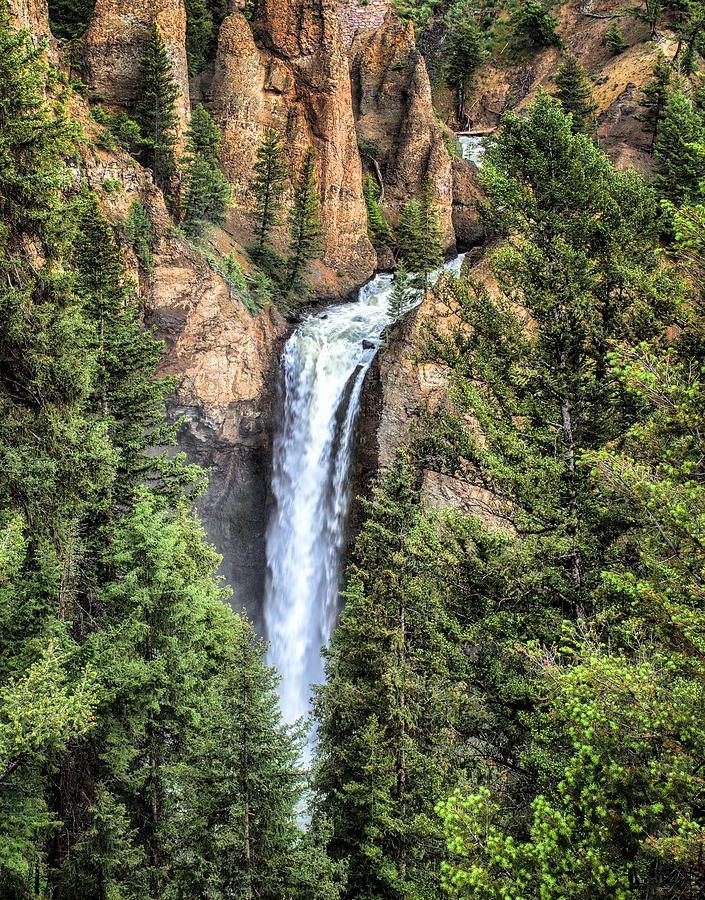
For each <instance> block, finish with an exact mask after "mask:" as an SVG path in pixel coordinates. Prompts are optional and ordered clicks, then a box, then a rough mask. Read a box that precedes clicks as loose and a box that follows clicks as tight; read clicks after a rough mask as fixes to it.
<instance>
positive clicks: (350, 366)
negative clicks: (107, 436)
mask: <svg viewBox="0 0 705 900" xmlns="http://www.w3.org/2000/svg"><path fill="white" fill-rule="evenodd" d="M461 263H462V257H456V259H454V260H452V261H451V262H450V263H448V264H447V265H446V266H445V269H447V270H449V271H453V272H455V273H456V274H459V272H460V266H461ZM391 285H392V278H391V276H389V275H378V276H377V277H376V278H375V279H374V280H373V281H371V282H370V283H369V284H367V285H366V286H365V287H363V288H362V289H361V290H360V293H359V296H358V300H357V302H355V303H347V304H344V305H341V306H332V307H330V308H328V309H326V310H325V311H324V312H321V313H319V314H317V315H312V316H309V317H308V318H307V319H306V320H305V321H304V322H302V323H301V325H299V327H298V328H297V329H296V331H295V332H294V334H293V335H292V337H291V338H290V339H289V341H288V343H287V345H286V347H285V348H284V353H283V356H282V361H281V369H280V377H281V390H282V391H283V397H282V401H283V402H282V416H281V419H280V421H279V423H278V427H277V428H276V432H275V436H274V457H273V468H272V493H273V495H274V507H273V512H272V515H271V517H270V521H269V526H268V530H267V580H266V589H265V623H266V627H267V635H268V638H269V641H270V650H269V660H270V662H271V664H272V665H274V666H276V668H277V669H278V670H279V673H280V675H281V685H280V699H281V710H282V715H283V718H284V720H285V721H286V722H288V723H292V722H294V721H295V720H296V719H297V718H299V717H300V716H305V715H306V714H307V713H308V711H309V694H310V688H311V685H312V684H315V683H320V682H321V681H322V680H323V666H322V662H321V652H320V651H321V647H322V646H323V645H324V644H326V643H327V642H328V639H329V637H330V634H331V631H332V629H333V626H334V625H335V620H336V616H337V614H338V591H339V587H340V578H341V567H342V559H343V551H344V542H345V527H346V520H347V515H348V511H349V507H350V492H351V484H350V476H351V472H350V470H351V462H352V453H353V445H354V434H355V425H356V421H357V414H358V410H359V401H360V392H361V390H362V383H363V381H364V378H365V374H366V373H367V370H368V369H369V367H370V365H371V363H372V360H373V359H374V356H375V354H376V352H377V349H378V347H379V343H380V337H381V335H382V331H383V330H384V328H385V326H386V325H389V324H390V323H391V321H392V319H391V317H390V315H389V296H390V293H391Z"/></svg>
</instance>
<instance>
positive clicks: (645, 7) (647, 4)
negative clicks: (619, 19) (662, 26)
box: [630, 0, 662, 41]
mask: <svg viewBox="0 0 705 900" xmlns="http://www.w3.org/2000/svg"><path fill="white" fill-rule="evenodd" d="M630 12H631V13H632V14H633V15H635V16H636V17H637V18H638V19H640V20H641V21H642V22H644V23H646V25H648V26H649V30H650V37H651V40H652V41H655V40H656V36H657V35H656V29H657V28H658V23H659V22H660V21H661V13H662V3H661V0H639V6H633V7H632V8H631V9H630Z"/></svg>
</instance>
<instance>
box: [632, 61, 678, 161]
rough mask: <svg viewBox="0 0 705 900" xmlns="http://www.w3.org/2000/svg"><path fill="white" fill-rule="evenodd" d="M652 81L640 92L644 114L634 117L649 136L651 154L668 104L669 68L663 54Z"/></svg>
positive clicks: (655, 66) (657, 63) (655, 65)
mask: <svg viewBox="0 0 705 900" xmlns="http://www.w3.org/2000/svg"><path fill="white" fill-rule="evenodd" d="M653 75H654V77H653V79H652V80H651V81H650V82H649V83H648V84H647V85H646V87H645V88H644V90H643V92H642V99H641V106H643V107H644V108H645V109H646V112H644V113H639V114H638V115H637V116H635V118H636V119H638V120H639V121H640V122H643V123H644V128H643V130H644V131H646V132H647V133H648V134H650V135H651V152H652V153H653V152H654V145H655V143H656V138H657V136H658V132H659V128H660V127H661V123H662V121H663V117H664V115H665V113H666V106H667V103H668V95H669V85H670V82H671V67H670V66H669V65H668V63H667V62H666V59H665V57H664V55H663V53H661V52H659V55H658V57H657V59H656V62H655V64H654V71H653Z"/></svg>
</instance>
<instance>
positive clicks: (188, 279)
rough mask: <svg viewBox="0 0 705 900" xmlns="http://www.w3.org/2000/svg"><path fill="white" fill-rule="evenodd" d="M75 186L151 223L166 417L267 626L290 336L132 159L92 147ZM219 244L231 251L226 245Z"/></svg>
mask: <svg viewBox="0 0 705 900" xmlns="http://www.w3.org/2000/svg"><path fill="white" fill-rule="evenodd" d="M73 113H74V115H75V116H76V117H77V118H78V119H79V120H81V121H82V123H83V125H84V128H85V130H86V134H87V136H88V138H89V141H90V140H91V139H92V138H94V136H95V134H96V131H97V129H96V126H95V124H94V123H92V122H91V121H90V120H89V119H87V117H86V116H85V110H84V109H81V108H75V109H74V110H73ZM76 177H77V179H78V178H80V179H81V180H82V181H83V182H84V183H87V184H88V185H90V186H91V187H92V188H93V189H94V190H95V191H96V192H97V194H98V196H99V198H100V201H101V205H102V207H103V210H104V212H105V214H106V215H107V216H108V218H109V220H110V221H111V222H113V223H115V224H117V223H119V222H121V221H124V220H125V219H126V218H127V215H128V213H129V209H130V206H131V205H132V203H133V202H134V201H135V200H137V199H139V200H140V201H141V202H142V204H143V205H144V207H145V209H146V211H147V213H148V215H149V219H150V222H151V233H150V250H151V254H152V258H153V264H154V265H153V270H152V271H151V272H145V271H144V269H140V268H139V266H138V263H137V260H136V258H135V257H134V255H133V254H132V253H131V252H128V254H127V263H128V266H129V269H130V271H131V273H132V276H133V277H134V279H135V282H136V283H137V284H138V285H139V289H140V293H141V295H142V296H143V297H144V317H145V322H146V323H147V324H148V325H152V326H154V327H155V328H156V331H157V336H158V337H159V338H161V339H162V340H163V341H164V344H165V350H164V357H163V365H162V372H163V373H164V374H169V375H174V376H175V377H176V379H177V385H176V390H175V392H174V394H173V396H172V397H171V398H170V401H169V405H168V411H169V415H170V417H171V418H172V420H176V419H181V418H183V422H182V425H181V427H180V429H179V449H180V450H181V451H183V452H185V453H186V455H187V457H188V459H189V461H192V462H197V463H199V464H200V465H202V466H204V467H205V468H207V469H210V475H209V487H208V491H207V493H206V494H205V495H204V496H203V497H202V498H201V501H200V503H199V510H200V514H201V516H202V519H203V522H204V525H205V527H206V531H207V533H208V536H209V537H210V539H211V540H212V541H213V542H214V543H215V545H216V547H217V549H218V550H219V552H220V553H222V554H223V556H224V560H223V565H222V568H221V571H222V574H223V575H224V576H225V578H226V580H227V582H228V583H229V584H230V585H232V587H233V591H234V599H233V604H234V605H235V606H236V607H239V606H242V605H246V606H247V607H248V609H249V611H250V615H251V616H253V617H254V618H255V621H257V622H259V617H260V615H261V602H262V596H263V589H264V574H265V559H264V556H265V554H264V533H265V527H266V513H267V509H266V507H267V485H268V475H269V468H270V464H271V436H272V432H273V416H274V407H275V401H276V388H277V372H278V365H279V355H280V351H281V346H282V343H283V341H284V340H285V339H286V337H287V335H288V334H289V331H290V326H288V325H287V324H286V323H285V322H284V321H283V319H282V318H281V316H280V315H279V314H278V313H277V312H276V310H275V309H274V308H273V307H270V308H269V309H267V310H265V311H264V312H263V313H261V314H260V315H259V316H256V317H254V316H253V315H252V314H251V313H250V312H249V311H248V310H247V309H246V307H245V306H244V305H243V303H242V302H241V301H240V300H239V299H238V297H237V295H236V294H235V293H233V292H232V291H231V290H229V288H228V286H227V285H226V284H225V282H224V281H223V279H222V278H221V277H220V276H219V275H218V274H217V272H215V271H214V270H213V269H212V268H211V266H210V265H209V264H208V262H207V260H206V259H205V258H204V257H203V256H202V255H201V254H199V253H197V252H195V251H194V250H193V249H192V248H191V247H189V246H188V244H186V243H185V242H184V241H183V240H182V239H181V238H180V237H178V235H177V234H176V233H175V232H174V230H173V228H172V227H171V222H170V218H169V215H168V213H167V210H166V207H165V205H164V199H163V196H162V194H161V192H160V191H159V190H157V189H156V188H155V186H154V184H153V183H152V179H151V176H150V174H149V173H148V172H147V171H146V170H144V169H143V168H142V167H141V166H139V165H138V164H137V163H136V162H134V160H132V159H131V158H130V157H129V156H127V155H123V156H121V155H116V154H113V153H105V152H103V151H101V150H98V149H97V148H96V147H95V146H94V145H93V146H91V145H90V144H86V145H82V160H81V165H80V167H79V168H78V169H77V170H76ZM106 184H107V185H109V190H106ZM116 184H117V185H118V186H119V187H118V188H117V189H116V188H115V185H116ZM216 237H218V240H219V241H220V242H222V243H223V245H224V246H223V249H224V250H225V249H228V247H229V246H230V245H229V244H228V241H229V238H228V236H227V235H225V234H221V235H220V236H217V235H216Z"/></svg>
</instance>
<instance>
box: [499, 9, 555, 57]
mask: <svg viewBox="0 0 705 900" xmlns="http://www.w3.org/2000/svg"><path fill="white" fill-rule="evenodd" d="M509 24H510V26H511V28H512V34H513V37H512V41H513V44H514V46H515V48H516V49H518V50H521V49H523V48H525V47H530V48H534V47H559V46H560V44H561V39H560V35H559V34H558V32H557V31H556V28H557V27H558V21H557V19H556V18H555V17H554V16H552V15H551V14H550V13H549V11H548V9H547V8H546V6H545V5H544V3H542V2H541V0H525V2H523V3H522V4H521V6H518V7H517V8H516V9H515V11H514V12H513V13H512V17H511V19H510V20H509Z"/></svg>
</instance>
